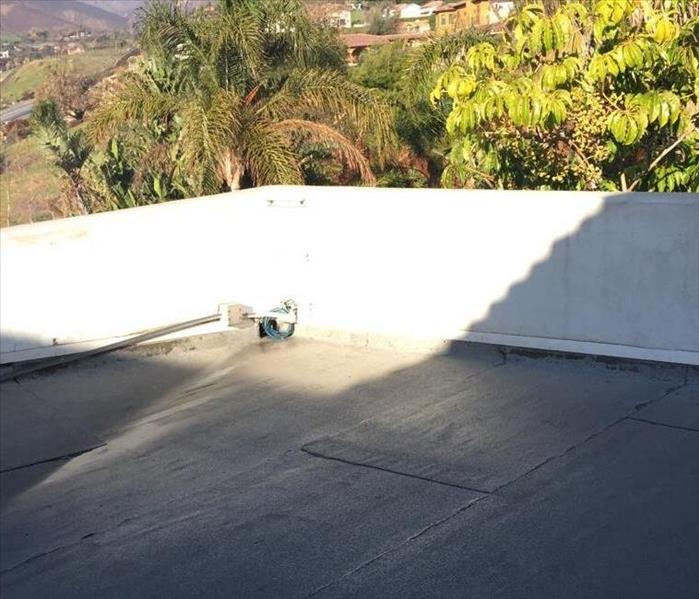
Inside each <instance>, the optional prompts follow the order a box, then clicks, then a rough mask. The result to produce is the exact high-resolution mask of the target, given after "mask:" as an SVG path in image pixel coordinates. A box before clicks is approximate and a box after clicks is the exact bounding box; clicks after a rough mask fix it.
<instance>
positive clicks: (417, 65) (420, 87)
mask: <svg viewBox="0 0 699 599" xmlns="http://www.w3.org/2000/svg"><path fill="white" fill-rule="evenodd" d="M489 39H491V37H490V36H489V35H488V34H485V33H478V32H474V31H471V30H468V29H467V30H461V31H456V32H454V33H450V34H447V35H440V36H433V37H432V38H431V39H430V40H429V41H427V42H426V43H424V44H422V45H420V46H416V47H414V48H412V49H411V50H410V52H409V54H408V59H407V64H406V68H405V72H404V73H403V83H404V85H403V87H404V89H405V90H406V92H407V93H408V94H411V95H412V96H413V97H418V96H425V97H426V96H427V94H429V89H430V88H431V87H432V86H433V85H434V80H435V79H436V77H437V74H438V73H441V72H443V71H444V70H445V69H446V68H447V67H449V66H451V64H452V63H454V62H455V61H457V60H459V59H460V58H462V57H463V56H464V55H465V54H466V52H467V51H468V49H469V48H470V47H471V46H473V45H474V44H477V43H480V42H483V41H488V40H489Z"/></svg>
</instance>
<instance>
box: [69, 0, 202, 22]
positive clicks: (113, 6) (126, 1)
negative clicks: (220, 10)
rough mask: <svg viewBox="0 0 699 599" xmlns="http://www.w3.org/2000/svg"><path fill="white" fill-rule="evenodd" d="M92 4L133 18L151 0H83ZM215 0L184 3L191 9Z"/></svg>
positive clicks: (190, 0) (189, 0) (195, 0)
mask: <svg viewBox="0 0 699 599" xmlns="http://www.w3.org/2000/svg"><path fill="white" fill-rule="evenodd" d="M82 1H83V2H85V3H87V4H91V5H92V6H98V7H99V8H103V9H104V10H108V11H109V12H113V13H114V14H115V15H121V16H122V17H126V18H132V17H133V16H134V13H136V11H137V10H138V9H139V8H141V7H143V6H145V5H146V4H148V2H149V0H82ZM214 2H215V0H187V1H186V2H185V3H184V5H185V6H186V7H187V8H189V9H195V8H198V7H200V6H205V5H207V4H213V3H214Z"/></svg>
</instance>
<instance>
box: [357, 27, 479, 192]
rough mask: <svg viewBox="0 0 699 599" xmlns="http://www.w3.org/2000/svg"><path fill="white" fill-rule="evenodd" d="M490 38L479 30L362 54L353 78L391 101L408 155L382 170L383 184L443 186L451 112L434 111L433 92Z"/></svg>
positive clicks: (444, 109) (403, 153) (402, 154)
mask: <svg viewBox="0 0 699 599" xmlns="http://www.w3.org/2000/svg"><path fill="white" fill-rule="evenodd" d="M490 39H491V38H490V36H488V35H483V34H478V33H476V32H474V31H459V32H456V33H454V34H451V35H442V36H438V37H434V38H430V39H429V40H427V41H426V42H425V43H423V44H421V45H419V46H415V47H412V48H411V47H406V46H405V45H404V44H402V43H400V42H394V43H391V44H386V45H383V46H379V47H376V48H372V49H370V50H368V51H367V52H365V53H364V54H363V55H362V58H361V61H360V63H359V65H357V66H356V67H354V68H353V69H352V70H351V72H350V75H351V78H352V80H353V81H355V82H356V83H359V84H360V85H362V86H364V87H368V88H374V89H377V90H379V91H381V92H382V93H383V94H384V95H385V97H386V98H387V99H388V100H389V101H390V102H391V104H392V105H393V107H394V111H395V112H394V113H395V127H396V131H397V133H398V137H399V139H400V142H401V144H402V151H401V152H399V153H398V154H396V155H395V156H394V157H393V160H392V161H390V163H389V164H388V165H387V170H386V169H381V170H382V173H381V175H380V177H379V180H378V184H379V185H390V186H392V187H423V186H425V185H426V184H429V185H431V186H438V185H439V180H440V175H441V173H442V170H443V169H444V152H445V151H446V150H447V148H448V143H447V139H446V135H445V131H444V125H445V121H446V118H447V116H448V114H449V110H448V107H447V106H446V105H442V106H440V107H438V108H437V109H435V108H433V107H432V105H431V104H430V102H429V100H428V95H429V92H430V90H431V89H432V88H433V86H434V85H435V83H436V81H437V79H438V78H439V75H440V73H441V72H442V71H443V70H444V69H445V68H447V67H448V66H449V65H450V64H452V63H453V62H454V61H455V60H458V59H459V58H460V57H462V56H464V54H465V53H466V52H467V51H468V49H469V48H470V47H471V46H473V45H474V44H476V43H479V42H483V41H487V40H490Z"/></svg>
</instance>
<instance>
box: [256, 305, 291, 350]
mask: <svg viewBox="0 0 699 599" xmlns="http://www.w3.org/2000/svg"><path fill="white" fill-rule="evenodd" d="M297 312H298V307H297V306H296V302H295V301H294V300H291V299H288V300H284V301H282V302H281V306H279V307H278V308H273V309H272V310H270V311H269V312H265V313H264V314H248V315H247V317H248V318H252V319H253V320H255V321H257V322H258V323H259V325H260V332H261V334H262V336H265V337H269V338H270V339H273V340H274V341H284V340H285V339H288V338H289V337H291V336H292V335H293V334H294V329H295V328H296V319H297Z"/></svg>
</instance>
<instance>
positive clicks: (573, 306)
mask: <svg viewBox="0 0 699 599" xmlns="http://www.w3.org/2000/svg"><path fill="white" fill-rule="evenodd" d="M0 235H1V241H0V243H1V246H0V284H1V285H0V361H1V362H2V363H8V362H15V361H20V360H26V359H34V358H42V357H49V356H56V355H61V354H65V353H70V352H74V351H80V350H84V349H88V348H92V347H96V346H99V345H103V344H106V343H110V342H113V341H115V340H117V339H120V338H123V337H124V336H128V335H131V334H134V333H137V332H139V331H143V330H146V329H151V328H155V327H158V326H164V325H168V324H172V323H176V322H180V321H184V320H189V319H192V318H196V317H199V316H205V315H207V314H210V313H212V312H216V311H217V310H218V309H219V306H221V305H223V304H226V303H242V304H246V305H249V306H252V307H253V308H255V309H257V310H264V309H267V308H269V307H273V306H274V305H276V304H277V303H278V302H279V300H281V299H285V298H293V299H295V300H296V301H297V302H298V304H299V320H300V324H301V325H302V326H301V330H302V331H305V332H307V333H309V334H333V335H345V336H346V337H347V338H348V339H349V338H352V339H355V340H356V339H362V338H366V339H370V338H378V337H381V338H397V339H405V340H406V343H408V342H409V341H408V340H425V341H430V340H431V341H438V340H471V341H478V342H485V343H495V344H503V345H512V346H519V347H530V348H541V349H547V350H555V351H573V352H582V353H592V354H600V355H609V356H619V357H627V358H639V359H648V360H659V361H668V362H678V363H685V364H699V196H697V195H695V194H642V193H630V194H603V193H578V192H565V193H561V192H502V191H456V190H404V189H367V188H356V187H354V188H351V187H344V188H328V187H282V186H272V187H264V188H258V189H251V190H246V191H242V192H237V193H230V194H222V195H219V196H212V197H206V198H196V199H191V200H182V201H177V202H170V203H166V204H161V205H157V206H148V207H143V208H135V209H130V210H123V211H120V212H110V213H104V214H97V215H91V216H85V217H79V218H71V219H65V220H57V221H51V222H44V223H37V224H32V225H23V226H18V227H12V228H9V229H4V230H3V231H2V232H1V233H0ZM225 327H226V323H225V322H221V323H214V324H211V325H206V327H205V328H203V329H201V330H199V331H196V332H206V331H218V330H221V329H223V328H225Z"/></svg>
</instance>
